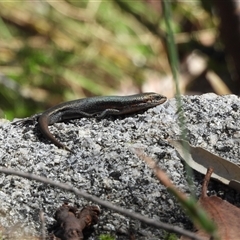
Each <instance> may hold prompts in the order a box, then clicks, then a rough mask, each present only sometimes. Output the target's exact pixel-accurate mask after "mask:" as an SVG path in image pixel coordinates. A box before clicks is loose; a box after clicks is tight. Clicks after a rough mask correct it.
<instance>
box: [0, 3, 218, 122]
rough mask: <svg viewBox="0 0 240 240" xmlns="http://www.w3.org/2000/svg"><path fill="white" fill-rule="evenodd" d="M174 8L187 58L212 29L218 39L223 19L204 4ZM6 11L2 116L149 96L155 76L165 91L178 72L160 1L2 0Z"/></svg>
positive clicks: (1, 25) (0, 50)
mask: <svg viewBox="0 0 240 240" xmlns="http://www.w3.org/2000/svg"><path fill="white" fill-rule="evenodd" d="M172 5H173V16H174V19H173V22H174V23H175V24H174V31H175V34H176V42H177V44H178V46H179V47H180V48H179V51H180V57H182V58H184V57H183V56H184V55H185V53H186V52H189V51H190V50H191V49H192V48H191V46H193V40H194V43H195V45H194V46H196V43H199V42H200V41H199V39H200V37H201V36H202V33H203V32H204V31H205V33H207V34H208V36H209V35H210V36H212V35H213V37H212V38H213V40H214V41H215V37H214V36H215V35H214V34H215V33H216V31H217V30H216V27H217V23H218V22H217V19H216V18H215V17H213V16H212V14H211V13H210V12H209V11H208V10H205V9H207V8H203V7H202V3H201V1H198V0H196V1H190V2H189V1H187V2H181V3H178V2H177V1H176V2H172ZM0 7H1V11H0V17H1V18H0V30H1V36H0V86H1V88H0V117H4V118H8V119H12V118H14V117H25V116H29V115H31V114H34V113H36V112H39V111H42V110H44V109H46V108H48V107H50V106H53V105H55V104H57V103H59V102H63V101H68V100H72V99H77V98H81V97H88V96H93V95H110V94H121V93H122V94H125V93H126V94H128V93H133V92H141V91H144V89H143V85H144V84H147V81H148V79H150V78H151V76H153V75H154V76H158V78H157V81H156V82H155V85H156V86H157V85H158V88H159V85H161V76H164V75H169V74H171V68H170V66H169V63H168V54H167V50H166V47H165V41H166V37H167V35H166V33H165V29H166V27H165V23H164V20H163V16H162V6H161V2H160V1H151V0H142V1H141V0H136V1H134V4H132V2H128V1H120V0H108V1H100V0H99V1H90V0H89V1H87V0H86V1H70V0H69V1H64V0H58V1H51V0H42V1H40V0H39V1H14V2H11V1H2V2H0ZM182 39H184V40H182ZM153 88H154V89H151V91H156V90H155V87H153ZM162 91H163V92H162V93H164V89H163V90H162Z"/></svg>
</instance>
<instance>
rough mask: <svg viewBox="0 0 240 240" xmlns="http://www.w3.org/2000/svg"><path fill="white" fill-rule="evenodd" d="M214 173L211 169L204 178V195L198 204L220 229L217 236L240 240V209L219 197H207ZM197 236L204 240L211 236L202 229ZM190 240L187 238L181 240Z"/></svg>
mask: <svg viewBox="0 0 240 240" xmlns="http://www.w3.org/2000/svg"><path fill="white" fill-rule="evenodd" d="M212 171H213V170H212V169H209V170H208V172H207V174H206V176H205V178H204V183H203V187H202V195H201V197H200V199H199V202H198V203H199V204H200V205H201V207H202V208H203V209H204V210H205V211H206V212H207V213H208V215H209V216H210V218H211V219H212V220H213V221H214V223H215V224H216V226H217V229H218V231H217V234H218V236H219V237H220V239H221V240H237V239H240V231H239V229H240V209H239V208H237V207H235V206H234V205H232V204H230V203H228V202H226V201H224V200H222V199H221V198H219V197H217V196H211V197H208V196H207V193H206V192H207V186H208V182H209V179H210V177H211V174H212ZM196 234H197V235H198V236H200V237H202V239H203V240H209V239H210V236H209V235H208V234H207V233H205V232H204V231H203V230H201V229H199V230H198V231H197V232H196ZM188 239H189V238H186V237H182V238H181V240H188Z"/></svg>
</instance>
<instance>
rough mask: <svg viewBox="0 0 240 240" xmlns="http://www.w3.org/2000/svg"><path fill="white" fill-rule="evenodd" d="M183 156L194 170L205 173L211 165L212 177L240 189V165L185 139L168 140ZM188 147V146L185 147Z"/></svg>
mask: <svg viewBox="0 0 240 240" xmlns="http://www.w3.org/2000/svg"><path fill="white" fill-rule="evenodd" d="M168 142H169V143H170V144H171V145H172V146H174V147H175V148H176V150H177V152H178V153H179V154H180V156H181V158H182V159H183V160H184V161H185V162H186V163H187V164H188V165H189V166H190V167H191V168H193V169H194V170H196V171H198V172H200V173H202V174H205V173H206V171H207V169H208V168H209V167H212V168H213V169H214V173H213V175H212V178H214V179H217V180H218V181H220V182H222V183H224V184H226V185H229V183H230V182H234V183H231V184H230V186H231V187H233V188H234V189H236V190H237V191H240V167H239V166H238V165H236V164H234V163H232V162H230V161H228V160H226V159H224V158H221V157H219V156H217V155H215V154H213V153H211V152H209V151H207V150H205V149H203V148H200V147H193V146H191V145H190V144H189V143H188V142H186V141H183V140H168ZM185 147H186V148H185Z"/></svg>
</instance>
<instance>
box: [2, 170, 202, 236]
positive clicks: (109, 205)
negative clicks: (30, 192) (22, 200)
mask: <svg viewBox="0 0 240 240" xmlns="http://www.w3.org/2000/svg"><path fill="white" fill-rule="evenodd" d="M0 172H2V173H5V174H8V175H16V176H19V177H24V178H27V179H30V180H35V181H38V182H41V183H45V184H49V185H52V186H55V187H58V188H61V189H64V190H67V191H69V192H73V193H74V194H76V195H77V196H81V197H83V198H85V199H87V200H89V201H92V202H95V203H97V204H99V205H101V206H103V207H106V208H108V209H111V210H113V211H116V212H118V213H121V214H123V215H125V216H128V217H130V218H133V219H137V220H139V221H141V222H143V223H145V224H147V225H149V226H151V227H154V228H161V229H165V230H166V231H169V232H174V233H177V234H180V235H184V236H187V237H189V238H191V239H194V240H202V238H200V237H198V236H197V235H196V234H194V233H192V232H190V231H187V230H184V229H182V228H180V227H177V226H172V225H170V224H167V223H163V222H160V221H157V220H155V219H150V218H147V217H145V216H142V215H141V214H138V213H135V212H132V211H131V210H128V209H123V208H121V207H118V206H115V205H113V204H112V203H110V202H108V201H104V200H101V199H100V198H98V197H95V196H92V195H90V194H88V193H86V192H84V191H80V190H78V189H76V188H74V187H73V186H71V185H69V184H65V183H60V182H56V181H53V180H50V179H48V178H45V177H40V176H37V175H35V174H31V173H24V172H20V171H16V170H13V169H8V168H0Z"/></svg>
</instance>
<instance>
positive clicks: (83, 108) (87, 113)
mask: <svg viewBox="0 0 240 240" xmlns="http://www.w3.org/2000/svg"><path fill="white" fill-rule="evenodd" d="M166 100H167V98H166V97H164V96H162V95H160V94H157V93H151V92H150V93H141V94H135V95H129V96H99V97H89V98H83V99H78V100H73V101H70V102H64V103H61V104H59V105H56V106H54V107H51V108H49V109H48V110H46V111H45V112H43V113H40V114H36V115H33V116H32V117H29V118H26V119H23V120H20V121H17V122H14V123H18V122H21V123H25V122H29V121H32V122H34V121H38V126H39V129H40V131H41V132H42V134H43V135H44V136H45V137H46V138H47V139H48V140H50V141H51V142H52V143H54V144H55V145H56V146H58V147H60V148H64V149H66V150H68V151H70V152H73V151H72V150H70V149H69V148H68V147H66V146H65V145H63V144H62V143H60V142H59V141H58V140H57V139H56V138H55V137H54V136H53V135H52V133H51V132H50V131H49V128H48V126H49V125H52V124H54V123H57V122H62V121H66V120H69V119H76V118H82V117H87V118H90V117H95V118H98V119H101V118H104V117H106V116H112V115H124V114H133V113H137V112H140V111H145V110H147V109H149V108H152V107H155V106H157V105H160V104H162V103H164V102H165V101H166Z"/></svg>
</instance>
